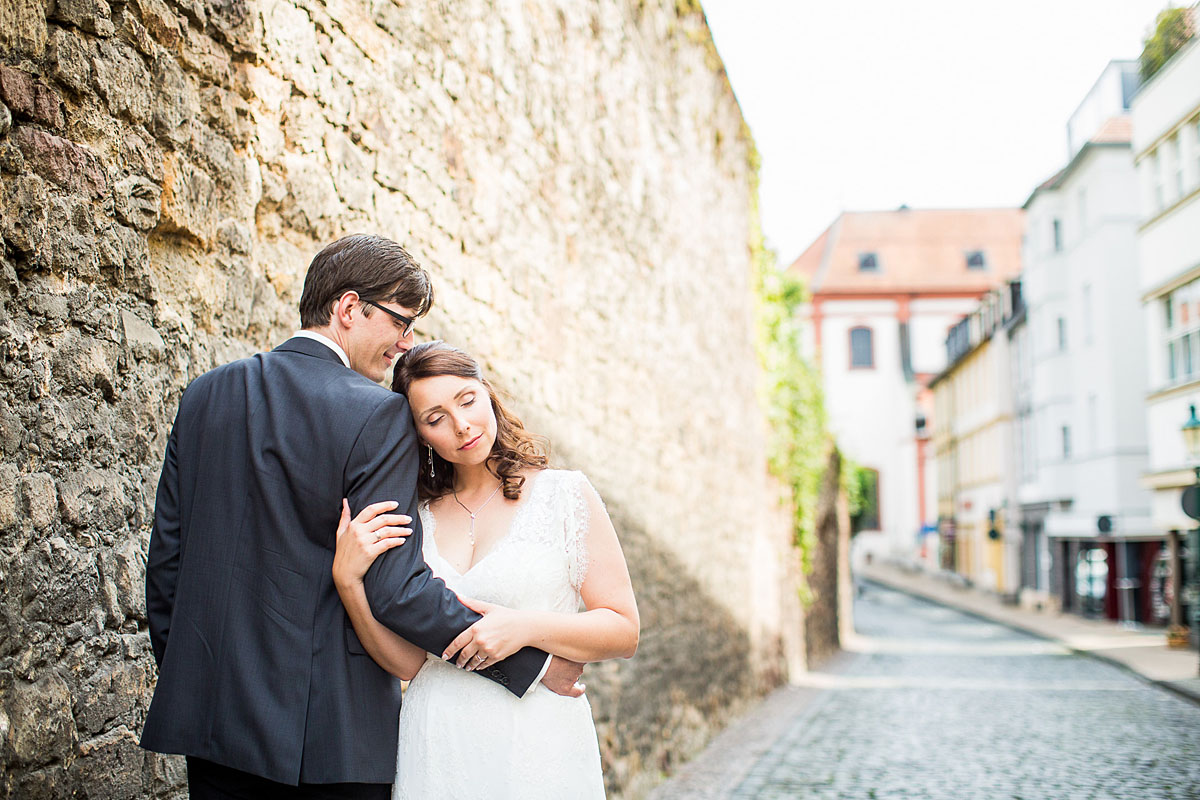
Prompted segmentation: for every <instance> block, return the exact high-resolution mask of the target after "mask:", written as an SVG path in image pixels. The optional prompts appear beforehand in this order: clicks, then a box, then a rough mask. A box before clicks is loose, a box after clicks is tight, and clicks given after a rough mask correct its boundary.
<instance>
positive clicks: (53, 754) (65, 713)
mask: <svg viewBox="0 0 1200 800" xmlns="http://www.w3.org/2000/svg"><path fill="white" fill-rule="evenodd" d="M6 705H7V713H8V723H9V731H8V746H9V747H10V748H11V750H12V753H13V754H14V755H15V756H16V758H17V761H18V762H20V763H23V764H28V765H41V764H48V763H50V762H51V761H55V760H60V759H65V758H66V757H67V756H68V755H69V754H70V752H71V749H72V747H73V746H74V744H75V722H74V720H73V718H72V716H71V693H70V692H69V691H68V689H67V684H66V683H65V682H64V681H63V679H62V678H60V677H58V676H57V675H55V674H53V673H51V674H50V675H47V676H45V677H43V678H42V679H41V680H39V681H37V682H36V683H26V682H24V681H20V682H18V683H17V684H16V686H14V687H13V690H12V694H11V695H10V696H9V698H8V703H7V704H6Z"/></svg>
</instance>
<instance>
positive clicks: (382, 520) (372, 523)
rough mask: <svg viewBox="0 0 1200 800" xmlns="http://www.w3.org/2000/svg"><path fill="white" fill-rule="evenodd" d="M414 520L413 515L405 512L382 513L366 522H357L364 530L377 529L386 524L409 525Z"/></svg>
mask: <svg viewBox="0 0 1200 800" xmlns="http://www.w3.org/2000/svg"><path fill="white" fill-rule="evenodd" d="M411 522H412V517H410V516H407V515H405V514H380V515H379V516H377V517H374V518H373V519H369V520H367V521H366V522H358V523H356V524H357V525H358V526H359V527H360V528H362V529H363V530H368V531H375V530H379V529H380V528H383V527H385V526H396V525H408V524H409V523H411Z"/></svg>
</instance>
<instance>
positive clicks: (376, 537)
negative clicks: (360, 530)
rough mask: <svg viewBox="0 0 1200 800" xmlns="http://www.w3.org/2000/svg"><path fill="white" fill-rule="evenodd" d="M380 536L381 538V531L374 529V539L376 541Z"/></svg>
mask: <svg viewBox="0 0 1200 800" xmlns="http://www.w3.org/2000/svg"><path fill="white" fill-rule="evenodd" d="M382 538H383V533H382V532H381V531H375V541H377V542H378V541H379V540H380V539H382Z"/></svg>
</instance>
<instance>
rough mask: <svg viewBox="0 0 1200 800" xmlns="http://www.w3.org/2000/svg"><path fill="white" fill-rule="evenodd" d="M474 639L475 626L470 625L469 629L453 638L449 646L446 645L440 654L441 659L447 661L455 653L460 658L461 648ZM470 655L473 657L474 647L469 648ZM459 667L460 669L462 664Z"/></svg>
mask: <svg viewBox="0 0 1200 800" xmlns="http://www.w3.org/2000/svg"><path fill="white" fill-rule="evenodd" d="M474 639H475V626H474V625H472V626H471V627H469V628H467V629H466V630H465V631H463V632H462V633H460V634H459V635H458V636H456V637H454V641H452V642H451V643H450V644H449V645H447V647H446V650H445V651H444V652H443V653H442V658H443V659H446V660H449V659H450V657H451V656H453V655H454V654H455V653H459V656H460V657H461V655H462V654H461V652H460V651H461V650H462V649H463V648H465V647H466V646H467V645H468V644H470V643H471V642H472V641H473V640H474ZM471 655H472V656H473V655H475V647H474V646H472V647H471ZM459 666H460V667H461V666H462V664H459Z"/></svg>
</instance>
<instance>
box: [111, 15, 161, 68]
mask: <svg viewBox="0 0 1200 800" xmlns="http://www.w3.org/2000/svg"><path fill="white" fill-rule="evenodd" d="M113 24H114V27H115V28H116V34H115V36H116V37H117V38H119V39H122V40H123V41H126V42H130V43H131V44H133V46H134V47H136V48H137V51H138V52H139V53H141V54H142V55H144V56H148V57H151V58H153V57H154V53H155V50H156V45H155V41H154V37H153V36H151V35H150V32H149V31H147V30H146V26H145V25H143V24H142V22H141V20H139V19H138V17H137V15H136V14H135V13H133V9H132V8H131V7H130V6H127V5H118V6H117V10H116V13H115V17H114V20H113Z"/></svg>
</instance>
